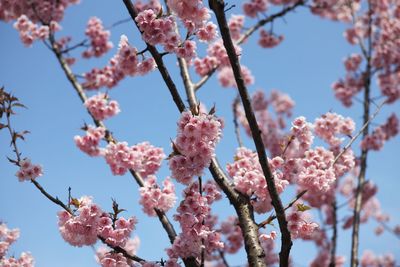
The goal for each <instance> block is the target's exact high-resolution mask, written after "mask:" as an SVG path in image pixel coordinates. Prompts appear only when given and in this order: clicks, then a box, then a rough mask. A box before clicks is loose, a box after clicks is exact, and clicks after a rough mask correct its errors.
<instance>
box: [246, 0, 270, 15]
mask: <svg viewBox="0 0 400 267" xmlns="http://www.w3.org/2000/svg"><path fill="white" fill-rule="evenodd" d="M267 8H268V1H267V0H249V1H248V2H246V3H244V4H243V12H244V14H246V16H249V17H251V18H255V17H256V16H257V15H258V13H263V12H265V11H266V10H267Z"/></svg>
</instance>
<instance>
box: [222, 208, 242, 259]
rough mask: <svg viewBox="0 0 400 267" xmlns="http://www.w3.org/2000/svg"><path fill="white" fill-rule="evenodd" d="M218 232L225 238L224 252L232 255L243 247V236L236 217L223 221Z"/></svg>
mask: <svg viewBox="0 0 400 267" xmlns="http://www.w3.org/2000/svg"><path fill="white" fill-rule="evenodd" d="M220 232H221V234H222V235H223V236H224V237H225V241H224V251H225V252H227V253H230V254H234V253H236V252H238V251H239V249H240V248H241V247H242V246H243V234H242V230H241V229H240V226H239V221H238V218H237V217H235V216H229V217H228V218H227V219H226V220H225V221H223V222H222V223H221V227H220Z"/></svg>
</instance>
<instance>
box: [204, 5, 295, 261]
mask: <svg viewBox="0 0 400 267" xmlns="http://www.w3.org/2000/svg"><path fill="white" fill-rule="evenodd" d="M209 5H210V8H211V10H213V11H214V13H215V15H216V17H217V21H218V25H219V29H220V32H221V36H222V40H223V42H224V46H225V49H226V51H227V54H228V57H229V61H230V63H231V66H232V70H233V73H234V76H235V80H236V85H237V88H238V90H239V94H240V97H241V99H242V103H243V107H244V110H245V114H246V118H247V120H248V122H249V126H250V130H251V133H252V137H253V141H254V144H255V146H256V150H257V154H258V158H259V162H260V165H261V168H262V170H263V174H264V176H265V179H266V182H267V186H268V192H269V195H270V196H271V200H272V205H273V206H274V209H275V212H276V215H277V219H278V222H279V228H280V231H281V233H282V244H281V251H280V253H279V261H280V266H281V267H283V266H289V254H290V249H291V247H292V239H291V236H290V232H289V229H288V225H287V220H286V217H285V210H284V207H283V205H282V201H281V199H280V197H279V194H278V191H277V190H276V187H275V180H274V177H273V175H272V172H271V170H270V168H269V165H268V159H267V155H266V153H265V146H264V143H263V140H262V138H261V131H260V129H259V127H258V124H257V120H256V118H255V115H254V112H253V109H252V107H251V102H250V96H249V94H248V92H247V88H246V85H245V83H244V80H243V76H242V72H241V68H240V64H239V60H238V56H237V55H236V51H235V47H234V44H233V41H232V38H231V36H230V32H229V27H228V24H227V22H226V17H225V12H224V6H225V5H224V2H223V1H221V0H209ZM253 256H254V255H253ZM260 260H261V259H260ZM250 265H251V264H250ZM254 266H255V265H254Z"/></svg>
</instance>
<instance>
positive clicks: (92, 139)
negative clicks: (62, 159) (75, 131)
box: [74, 126, 106, 157]
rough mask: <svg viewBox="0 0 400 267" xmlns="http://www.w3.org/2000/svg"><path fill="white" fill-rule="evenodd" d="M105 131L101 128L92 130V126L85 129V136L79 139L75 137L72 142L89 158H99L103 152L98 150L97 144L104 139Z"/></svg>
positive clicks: (77, 136)
mask: <svg viewBox="0 0 400 267" xmlns="http://www.w3.org/2000/svg"><path fill="white" fill-rule="evenodd" d="M105 134H106V131H105V130H104V128H103V127H97V128H94V127H93V126H88V127H87V129H86V135H85V136H83V137H81V136H79V135H76V136H75V137H74V141H75V144H76V146H77V147H78V148H79V149H80V150H81V151H82V152H85V153H86V154H88V155H89V156H91V157H95V156H100V155H101V154H102V152H103V150H102V149H100V147H99V144H100V141H101V139H103V138H104V136H105Z"/></svg>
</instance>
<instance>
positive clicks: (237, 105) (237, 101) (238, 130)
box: [232, 96, 243, 147]
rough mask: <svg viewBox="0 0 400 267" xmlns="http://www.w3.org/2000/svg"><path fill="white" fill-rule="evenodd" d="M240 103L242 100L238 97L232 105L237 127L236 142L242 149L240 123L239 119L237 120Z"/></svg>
mask: <svg viewBox="0 0 400 267" xmlns="http://www.w3.org/2000/svg"><path fill="white" fill-rule="evenodd" d="M239 103H240V98H239V96H237V97H236V98H235V100H234V101H233V104H232V113H233V125H234V127H235V136H236V140H237V142H238V145H239V147H242V146H243V142H242V138H241V137H240V128H239V123H238V119H237V113H238V107H239Z"/></svg>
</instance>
